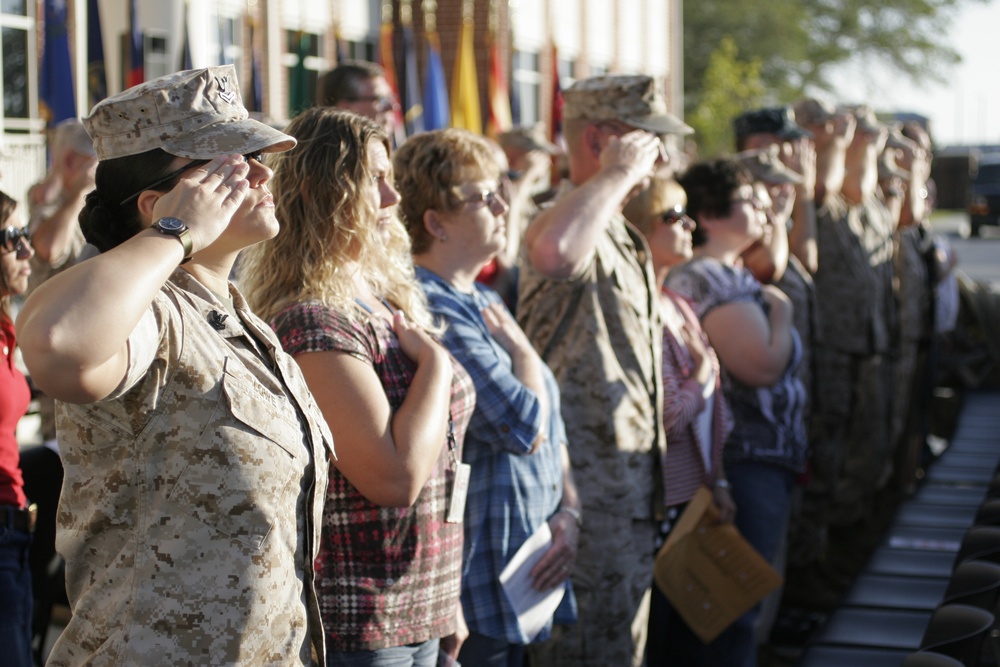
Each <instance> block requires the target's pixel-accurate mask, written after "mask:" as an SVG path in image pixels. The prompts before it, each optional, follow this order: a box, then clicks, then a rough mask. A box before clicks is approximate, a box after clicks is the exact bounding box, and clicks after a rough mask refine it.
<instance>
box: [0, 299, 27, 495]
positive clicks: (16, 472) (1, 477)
mask: <svg viewBox="0 0 1000 667" xmlns="http://www.w3.org/2000/svg"><path fill="white" fill-rule="evenodd" d="M15 345H16V341H15V340H14V323H13V322H11V321H10V318H9V317H7V316H5V315H4V316H2V319H0V351H2V352H3V355H2V356H0V505H14V506H16V507H24V505H25V498H24V480H23V479H22V477H21V469H20V468H19V467H18V462H19V461H20V459H21V453H20V451H19V450H18V447H17V435H16V431H17V422H18V421H20V419H21V417H22V416H24V413H25V411H27V409H28V403H29V402H30V401H31V390H30V389H28V381H27V380H25V379H24V375H22V374H21V371H19V370H18V369H17V367H16V366H15V365H14V358H13V357H14V346H15Z"/></svg>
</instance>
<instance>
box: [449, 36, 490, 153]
mask: <svg viewBox="0 0 1000 667" xmlns="http://www.w3.org/2000/svg"><path fill="white" fill-rule="evenodd" d="M474 32H475V26H474V25H473V23H472V19H466V20H464V21H463V22H462V31H461V33H460V34H459V37H458V57H457V58H456V59H455V72H454V75H453V76H452V78H451V126H452V127H458V128H462V129H465V130H469V131H470V132H475V133H476V134H482V133H483V114H482V112H481V111H480V110H479V79H478V77H477V76H476V54H475V51H474V50H473V46H472V38H473V34H474Z"/></svg>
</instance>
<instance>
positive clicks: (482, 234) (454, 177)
mask: <svg viewBox="0 0 1000 667" xmlns="http://www.w3.org/2000/svg"><path fill="white" fill-rule="evenodd" d="M493 155H494V151H493V148H492V147H491V146H490V144H489V142H488V141H487V140H486V139H483V138H482V137H479V136H476V135H473V134H471V133H469V132H466V131H464V130H440V131H436V132H428V133H424V134H420V135H417V136H414V137H412V138H410V139H409V140H408V141H407V142H406V143H405V144H403V146H402V147H401V148H400V149H399V151H398V152H397V154H396V157H395V164H396V182H397V187H398V188H399V191H400V194H401V196H402V204H401V209H402V213H403V219H404V223H405V224H406V227H407V230H408V231H409V233H410V237H411V239H412V246H413V254H414V263H415V264H416V266H417V269H416V272H417V279H418V280H419V281H420V283H421V285H422V286H423V288H424V291H425V293H426V294H427V298H428V301H429V303H430V308H431V311H432V312H433V313H434V314H435V315H437V316H438V317H439V318H440V319H441V320H442V324H444V325H445V326H446V329H445V331H444V333H443V334H442V337H441V339H442V341H443V343H444V344H445V346H446V347H447V348H448V349H449V350H450V351H451V353H452V354H453V355H455V357H456V358H457V359H458V360H459V361H460V362H461V363H462V365H463V366H464V367H465V368H466V370H468V372H469V374H470V375H471V376H472V379H473V382H474V383H475V385H476V395H477V402H476V409H475V412H474V413H473V415H472V420H471V421H470V423H469V430H468V434H467V436H466V440H465V449H464V456H463V460H464V461H465V462H466V463H468V464H470V465H471V467H472V477H471V482H470V487H469V497H468V504H467V505H466V519H465V550H464V559H463V576H462V606H463V610H464V612H465V619H466V622H467V623H468V625H469V630H470V636H469V639H468V640H466V642H465V644H464V645H463V647H462V652H461V653H460V655H459V661H460V662H461V663H462V664H465V665H477V666H487V667H491V666H497V667H515V666H518V667H519V666H520V665H521V664H523V659H524V645H525V644H528V643H530V642H532V641H541V640H543V639H546V638H547V637H548V635H549V629H550V627H551V623H552V619H551V618H550V619H548V621H547V622H546V623H545V625H544V627H542V628H541V631H540V632H538V633H537V634H536V632H535V631H534V630H528V629H527V628H525V627H523V626H522V624H521V623H519V619H518V617H517V614H516V613H515V611H514V608H513V607H512V604H511V602H510V600H509V599H508V597H507V595H506V594H505V591H504V590H503V588H502V587H501V584H500V574H501V571H502V570H503V568H504V566H505V565H506V564H507V563H509V562H510V560H511V558H512V557H513V556H514V555H515V553H516V552H517V551H518V549H519V548H520V547H521V546H522V545H523V544H524V542H525V541H526V540H528V538H529V537H531V536H532V534H534V533H536V531H538V530H539V529H540V528H541V529H542V530H546V529H549V530H550V531H551V535H552V544H551V546H550V547H548V548H547V549H546V550H544V552H543V553H542V555H541V557H540V560H539V561H538V563H537V564H536V565H535V566H534V568H533V569H532V572H531V577H532V587H533V588H534V589H535V590H537V591H546V590H551V589H554V588H556V587H558V588H561V589H563V590H565V591H567V592H568V591H569V578H568V575H569V573H570V571H571V570H572V567H573V563H574V558H575V555H576V541H577V538H578V530H579V522H580V521H581V516H580V512H579V503H578V501H577V499H576V492H575V488H574V487H573V483H572V477H571V473H570V468H569V457H568V455H567V452H566V443H565V439H566V437H565V431H564V428H563V423H562V418H561V416H560V414H559V391H558V387H557V385H556V383H555V378H554V377H553V375H552V373H551V371H549V369H548V367H547V366H546V365H545V364H544V362H542V360H541V359H540V358H539V356H538V355H537V354H536V353H535V351H534V349H532V347H531V344H530V343H529V342H528V340H527V338H526V337H525V335H524V333H523V332H522V331H521V329H520V328H519V327H518V325H517V323H516V322H515V321H514V318H513V317H512V316H511V314H510V312H509V311H508V310H507V308H506V307H505V306H504V305H503V302H502V301H501V299H500V297H499V295H497V294H496V293H495V292H493V291H492V290H490V289H489V288H487V287H484V286H482V285H479V284H477V283H476V282H475V279H476V276H477V275H478V274H479V272H480V270H481V269H482V268H483V266H484V265H486V264H487V263H488V262H489V261H490V260H491V259H492V258H493V257H494V256H495V255H496V254H497V253H498V252H500V251H501V250H503V248H504V245H505V243H506V234H505V219H504V216H505V215H506V213H507V211H508V207H507V203H506V201H505V199H504V197H505V195H504V193H503V186H502V184H501V181H500V169H499V166H498V165H497V163H496V161H495V159H494V157H493ZM571 604H572V600H571V599H570V596H568V595H567V596H566V597H565V598H564V604H563V608H566V609H570V610H571V608H572V607H571V606H570V605H571ZM570 613H571V612H570ZM556 615H557V616H560V613H559V612H558V611H557V613H556ZM563 620H564V618H560V621H563ZM565 620H572V617H570V618H568V619H565Z"/></svg>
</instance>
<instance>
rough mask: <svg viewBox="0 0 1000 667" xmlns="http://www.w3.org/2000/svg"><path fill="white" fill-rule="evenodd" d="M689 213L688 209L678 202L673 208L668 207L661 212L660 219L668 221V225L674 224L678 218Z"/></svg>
mask: <svg viewBox="0 0 1000 667" xmlns="http://www.w3.org/2000/svg"><path fill="white" fill-rule="evenodd" d="M687 214H688V213H687V209H686V208H684V207H683V206H681V205H680V204H678V205H677V206H674V207H673V208H671V209H667V210H666V211H664V212H663V213H661V214H660V219H661V220H662V221H663V222H665V223H667V224H668V225H672V224H674V223H675V222H677V221H678V220H681V219H683V218H684V217H685V216H687Z"/></svg>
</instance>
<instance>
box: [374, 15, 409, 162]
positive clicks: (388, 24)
mask: <svg viewBox="0 0 1000 667" xmlns="http://www.w3.org/2000/svg"><path fill="white" fill-rule="evenodd" d="M393 38H394V35H393V30H392V19H389V20H385V19H384V18H383V21H382V26H381V28H379V40H378V64H379V65H381V66H382V69H383V70H385V80H386V82H387V83H388V84H389V87H390V88H392V94H393V97H394V98H395V99H396V100H398V99H399V84H398V83H397V79H396V59H395V57H394V55H393V53H394V51H393ZM392 113H393V115H394V116H395V118H396V122H395V128H394V130H395V133H396V136H395V137H393V139H394V141H395V143H396V145H397V146H399V145H401V144H402V143H403V141H404V140H405V139H406V136H405V128H406V124H405V122H404V121H403V110H402V108H401V107H400V106H399V103H398V102H397V103H396V105H395V106H394V107H393V110H392Z"/></svg>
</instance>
